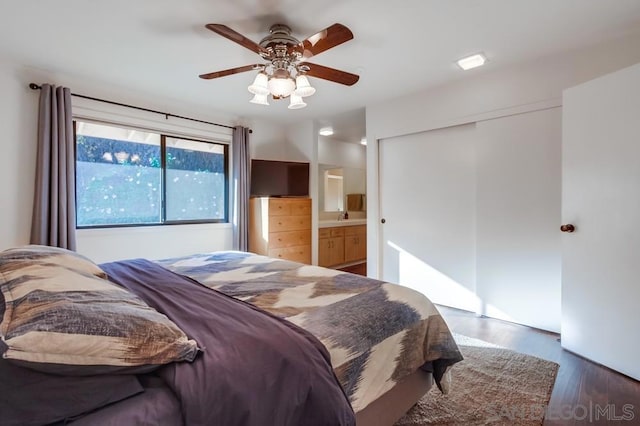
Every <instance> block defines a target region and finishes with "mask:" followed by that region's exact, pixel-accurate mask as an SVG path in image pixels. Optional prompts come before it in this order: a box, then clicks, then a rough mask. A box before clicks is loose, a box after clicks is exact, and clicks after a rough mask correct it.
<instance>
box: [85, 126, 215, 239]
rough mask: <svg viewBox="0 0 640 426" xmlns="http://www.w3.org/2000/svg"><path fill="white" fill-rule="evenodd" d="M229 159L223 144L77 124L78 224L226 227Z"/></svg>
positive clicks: (88, 225)
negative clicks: (207, 224) (208, 224)
mask: <svg viewBox="0 0 640 426" xmlns="http://www.w3.org/2000/svg"><path fill="white" fill-rule="evenodd" d="M163 151H164V158H165V165H166V168H165V169H163ZM226 157H227V155H226V146H225V145H222V144H216V143H210V142H202V141H193V140H187V139H179V138H174V137H163V136H162V135H160V134H157V133H152V132H146V131H139V130H134V129H126V128H121V127H115V126H109V125H103V124H95V123H87V122H76V210H77V219H76V220H77V226H78V227H92V226H113V225H135V224H161V223H167V222H170V223H179V222H194V221H195V222H224V221H226V218H227V214H226V210H227V179H226V170H227V158H226Z"/></svg>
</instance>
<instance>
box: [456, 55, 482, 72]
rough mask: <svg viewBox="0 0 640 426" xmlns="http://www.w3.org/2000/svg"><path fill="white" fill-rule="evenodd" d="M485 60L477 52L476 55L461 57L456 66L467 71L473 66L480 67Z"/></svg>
mask: <svg viewBox="0 0 640 426" xmlns="http://www.w3.org/2000/svg"><path fill="white" fill-rule="evenodd" d="M485 62H487V58H486V57H485V56H484V55H483V54H482V53H478V54H476V55H471V56H467V57H466V58H462V59H460V60H459V61H458V66H459V67H460V68H462V69H463V70H465V71H467V70H470V69H473V68H477V67H481V66H482V65H484V64H485Z"/></svg>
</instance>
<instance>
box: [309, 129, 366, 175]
mask: <svg viewBox="0 0 640 426" xmlns="http://www.w3.org/2000/svg"><path fill="white" fill-rule="evenodd" d="M318 162H319V163H320V164H328V165H333V166H341V167H352V168H354V169H366V168H367V157H366V148H365V146H364V145H360V144H356V143H349V142H343V141H339V140H336V139H332V138H328V137H326V136H318Z"/></svg>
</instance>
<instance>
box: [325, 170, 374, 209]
mask: <svg viewBox="0 0 640 426" xmlns="http://www.w3.org/2000/svg"><path fill="white" fill-rule="evenodd" d="M318 173H319V176H318V183H319V186H320V188H318V189H319V190H318V196H319V197H318V198H319V200H318V201H319V204H318V205H319V206H320V209H321V210H322V211H324V212H339V211H345V210H348V211H364V210H365V208H366V202H365V198H364V194H365V193H366V172H365V170H364V169H356V168H353V167H342V166H336V165H331V164H319V165H318ZM347 196H348V197H347ZM347 203H349V206H350V207H353V209H347V207H349V206H347Z"/></svg>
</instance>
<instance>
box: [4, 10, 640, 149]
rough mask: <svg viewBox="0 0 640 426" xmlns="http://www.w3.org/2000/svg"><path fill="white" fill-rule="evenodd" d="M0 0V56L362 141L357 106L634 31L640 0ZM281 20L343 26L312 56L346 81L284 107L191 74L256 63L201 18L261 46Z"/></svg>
mask: <svg viewBox="0 0 640 426" xmlns="http://www.w3.org/2000/svg"><path fill="white" fill-rule="evenodd" d="M0 2H1V3H0V4H1V5H2V6H1V9H0V10H1V11H2V13H1V14H0V58H1V57H8V58H10V60H12V61H18V62H19V63H20V64H22V65H25V66H29V67H34V68H37V69H42V70H47V71H50V72H52V73H64V74H67V75H73V76H77V77H80V78H85V79H91V80H93V81H97V82H104V83H105V85H109V86H112V87H119V88H122V89H130V90H133V91H135V92H137V93H140V94H142V95H150V96H157V97H163V98H166V99H179V100H182V101H183V102H184V103H188V104H191V105H193V106H194V107H197V108H205V109H209V110H220V111H224V112H227V113H231V114H234V115H238V116H241V117H250V118H253V117H255V118H266V119H269V120H274V121H280V122H294V121H297V120H301V119H310V118H314V119H320V120H323V121H327V122H334V121H336V120H339V121H341V122H342V123H343V124H342V125H340V126H334V127H336V130H337V131H338V133H337V134H336V137H337V138H339V139H344V140H347V139H355V140H359V139H360V137H359V136H356V135H357V134H361V133H363V129H364V106H365V105H367V104H372V103H376V102H379V101H382V100H384V99H388V98H392V97H397V96H401V95H403V94H407V93H411V92H414V91H416V90H420V89H424V88H428V87H431V86H435V85H439V84H442V83H445V82H448V81H452V80H454V79H460V78H465V77H466V76H468V75H470V73H478V72H486V71H488V70H491V69H496V68H498V67H504V66H507V65H510V64H513V63H516V62H521V61H526V60H531V59H533V58H537V57H541V56H546V55H550V54H553V53H557V52H561V51H564V50H568V49H573V48H579V47H583V46H587V45H590V44H594V43H597V42H599V41H604V40H607V39H612V38H616V37H619V36H622V35H624V34H627V33H630V32H634V31H637V30H639V29H640V0H482V1H480V0H402V1H396V2H390V1H387V0H347V1H343V0H324V1H313V2H311V1H306V2H300V1H292V0H236V1H233V2H231V1H229V2H226V1H225V2H223V1H215V0H181V1H175V0H110V1H104V2H97V1H87V0H56V1H42V0H19V1H16V0H0ZM278 22H281V23H285V24H288V25H289V26H291V28H292V30H293V33H294V34H293V35H294V36H296V37H297V38H299V39H304V38H306V37H307V36H309V35H311V34H313V33H315V32H317V31H318V30H320V29H323V28H325V27H327V26H329V25H331V24H333V23H335V22H339V23H342V24H344V25H346V26H347V27H349V28H350V29H351V30H352V31H353V33H354V36H355V38H354V40H351V41H349V42H347V43H345V44H343V45H340V46H338V47H335V48H334V49H331V50H329V51H327V52H324V53H322V54H321V55H318V56H317V57H315V58H313V62H316V63H318V64H321V65H326V66H330V67H334V68H338V69H342V70H345V71H349V72H352V73H356V74H359V75H360V76H361V78H360V81H359V82H358V83H357V84H356V85H354V86H352V87H346V86H342V85H338V84H335V83H331V82H327V81H324V80H319V79H311V80H312V84H313V85H314V86H315V87H316V88H317V92H316V94H315V95H314V96H312V97H310V98H307V99H308V100H307V103H308V105H309V106H308V107H307V108H304V109H301V110H295V111H292V110H288V109H287V108H286V106H287V102H286V101H284V102H271V106H269V107H264V106H259V105H253V104H250V103H249V102H248V101H249V99H250V94H249V93H248V92H247V90H246V87H247V86H248V85H249V84H250V83H251V82H252V80H253V77H254V72H247V73H242V74H237V75H233V76H229V77H224V78H220V79H216V80H209V81H206V80H202V79H200V78H198V75H199V74H201V73H205V72H210V71H216V70H222V69H227V68H233V67H236V66H241V65H246V64H251V63H255V62H256V61H257V60H258V62H259V57H258V56H257V55H256V54H255V53H253V52H251V51H249V50H247V49H244V48H243V47H241V46H240V45H237V44H235V43H233V42H231V41H229V40H227V39H225V38H223V37H221V36H219V35H217V34H214V33H213V32H211V31H209V30H207V29H205V28H204V25H205V24H207V23H222V24H225V25H227V26H229V27H231V28H233V29H235V30H236V31H238V32H240V33H242V34H244V35H245V36H247V37H248V38H250V39H252V40H254V41H256V42H258V41H260V39H261V38H262V37H264V36H265V35H266V34H267V31H268V28H269V26H270V25H271V24H273V23H278ZM479 51H483V52H484V53H486V55H487V56H488V57H489V61H490V62H489V63H488V65H486V66H485V67H484V68H483V69H480V70H475V71H470V72H467V74H464V73H463V72H462V71H461V70H459V69H457V67H456V66H455V65H454V61H455V60H456V59H459V58H460V57H463V56H465V55H467V54H472V53H476V52H479ZM53 83H55V82H53ZM72 89H73V88H72ZM116 100H117V99H116ZM353 120H359V123H358V124H357V125H354V124H353ZM341 132H342V133H341Z"/></svg>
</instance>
